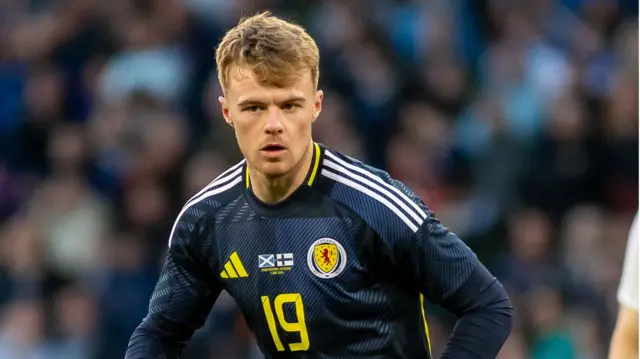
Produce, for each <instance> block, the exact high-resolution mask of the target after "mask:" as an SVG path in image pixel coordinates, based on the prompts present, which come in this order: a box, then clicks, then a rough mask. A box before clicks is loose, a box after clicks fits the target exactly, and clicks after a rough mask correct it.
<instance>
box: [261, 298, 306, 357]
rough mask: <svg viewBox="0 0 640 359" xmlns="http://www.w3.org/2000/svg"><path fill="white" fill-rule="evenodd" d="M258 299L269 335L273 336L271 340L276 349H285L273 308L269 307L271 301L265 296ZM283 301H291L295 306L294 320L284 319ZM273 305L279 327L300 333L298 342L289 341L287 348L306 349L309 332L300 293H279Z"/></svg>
mask: <svg viewBox="0 0 640 359" xmlns="http://www.w3.org/2000/svg"><path fill="white" fill-rule="evenodd" d="M260 299H261V300H262V308H263V309H264V315H265V317H266V319H267V324H268V325H269V331H270V332H271V336H272V337H273V342H274V343H275V345H276V348H277V349H278V351H280V352H282V351H284V350H285V349H284V346H283V345H282V341H281V340H280V335H278V328H277V326H276V320H275V318H274V316H273V310H272V309H271V301H270V300H269V297H267V296H262V297H261V298H260ZM285 303H293V305H294V306H295V311H296V321H295V322H287V321H286V319H285V317H284V304H285ZM273 306H274V307H275V310H276V316H277V317H278V322H279V323H280V327H281V328H282V329H283V330H285V331H287V332H292V333H293V332H298V333H300V342H299V343H290V344H289V350H291V351H292V352H295V351H305V350H308V349H309V334H308V333H307V326H306V324H305V322H304V306H303V305H302V296H301V295H300V293H286V294H280V295H278V296H277V297H276V298H275V299H274V301H273Z"/></svg>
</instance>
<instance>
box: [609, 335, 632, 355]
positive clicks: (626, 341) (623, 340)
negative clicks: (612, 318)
mask: <svg viewBox="0 0 640 359" xmlns="http://www.w3.org/2000/svg"><path fill="white" fill-rule="evenodd" d="M614 358H630V359H634V358H638V340H637V338H635V340H634V338H630V337H629V336H625V335H624V333H620V332H619V331H618V330H616V331H615V332H614V333H613V339H612V341H611V348H610V349H609V359H614Z"/></svg>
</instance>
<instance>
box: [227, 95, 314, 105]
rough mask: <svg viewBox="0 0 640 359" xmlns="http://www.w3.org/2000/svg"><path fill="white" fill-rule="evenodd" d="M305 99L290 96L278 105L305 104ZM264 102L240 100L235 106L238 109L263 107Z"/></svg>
mask: <svg viewBox="0 0 640 359" xmlns="http://www.w3.org/2000/svg"><path fill="white" fill-rule="evenodd" d="M306 100H307V99H306V98H305V97H302V96H292V97H289V98H287V99H285V100H284V101H280V103H281V104H282V103H291V102H305V101H306ZM264 104H265V102H264V101H260V100H254V99H246V100H242V101H240V102H238V103H237V105H238V106H239V107H243V106H253V105H264Z"/></svg>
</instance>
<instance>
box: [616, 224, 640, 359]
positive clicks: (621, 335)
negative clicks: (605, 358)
mask: <svg viewBox="0 0 640 359" xmlns="http://www.w3.org/2000/svg"><path fill="white" fill-rule="evenodd" d="M638 235H639V233H638V218H637V217H636V218H635V219H634V221H633V224H632V225H631V230H630V231H629V239H628V242H627V251H626V254H625V259H624V267H623V271H622V277H621V278H620V288H619V289H618V302H619V303H620V309H619V311H618V319H617V322H616V327H615V330H614V332H613V338H612V339H611V346H610V348H609V358H610V359H613V358H630V359H637V358H638V280H639V278H638V270H639V268H638V250H639V248H638V241H639V239H638Z"/></svg>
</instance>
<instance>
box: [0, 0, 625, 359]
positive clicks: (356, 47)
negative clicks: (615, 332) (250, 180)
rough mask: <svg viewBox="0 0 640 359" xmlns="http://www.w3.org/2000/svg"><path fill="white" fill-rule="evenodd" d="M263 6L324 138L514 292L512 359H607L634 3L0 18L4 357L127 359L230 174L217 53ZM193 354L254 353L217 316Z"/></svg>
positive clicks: (495, 1)
mask: <svg viewBox="0 0 640 359" xmlns="http://www.w3.org/2000/svg"><path fill="white" fill-rule="evenodd" d="M264 9H270V10H272V11H273V12H274V13H276V14H279V15H284V16H286V17H289V18H290V19H293V20H295V21H297V22H299V23H301V24H303V25H305V26H306V27H307V28H308V30H309V31H310V32H311V33H312V35H313V36H314V37H315V38H316V40H317V41H318V43H319V46H320V48H321V54H322V62H321V63H322V68H321V87H322V89H324V91H325V95H326V99H325V105H324V112H323V114H322V115H321V117H320V120H319V121H318V122H317V125H316V126H315V130H314V131H315V132H314V135H315V137H316V139H317V140H318V141H321V142H324V143H326V144H327V145H329V146H333V147H334V148H336V149H337V150H340V151H343V152H345V153H346V154H349V155H352V156H356V157H359V158H362V159H364V160H365V161H366V162H368V163H369V164H372V165H374V166H377V167H381V168H384V169H387V170H388V171H389V172H390V173H391V174H392V175H393V176H395V177H396V178H398V179H400V180H403V181H405V182H406V183H407V184H408V185H409V186H410V187H411V188H412V189H413V190H414V191H415V192H416V193H418V194H419V195H421V196H422V197H423V198H424V199H425V201H426V202H427V203H428V204H429V205H430V206H431V207H432V209H433V210H434V211H435V212H436V214H437V215H438V216H439V217H440V218H441V219H442V221H443V222H444V223H445V224H446V225H448V226H449V227H450V228H452V229H453V230H454V231H455V232H456V233H458V234H459V236H460V237H461V238H463V239H464V240H465V241H466V242H467V243H468V244H469V245H470V246H471V247H472V248H474V249H475V250H476V251H477V253H478V254H479V256H480V257H481V259H482V260H483V261H484V263H485V264H486V265H487V266H489V267H490V268H491V269H492V270H493V271H494V273H495V274H496V275H497V276H498V277H499V278H500V279H501V280H502V281H503V283H504V284H505V286H506V287H507V288H508V289H509V292H510V294H511V295H512V298H513V301H514V305H515V308H516V315H517V317H516V326H515V329H514V331H513V334H512V335H511V338H510V340H509V341H508V343H507V344H506V345H505V348H504V350H503V352H502V353H501V356H500V358H501V359H524V358H534V359H597V358H603V357H604V352H605V350H606V349H607V342H608V339H609V336H610V333H611V329H612V326H613V322H614V320H615V311H616V301H615V291H616V288H617V284H618V276H619V274H620V269H621V264H622V257H623V252H624V247H625V242H626V236H627V231H628V227H629V224H630V222H631V219H632V216H633V213H634V212H635V211H636V208H637V204H638V203H637V202H638V201H637V199H638V166H637V165H638V117H637V116H638V84H637V78H638V72H637V69H638V58H637V53H638V30H637V22H636V19H637V10H638V8H637V2H635V1H632V0H629V1H623V0H620V1H614V0H520V1H508V0H433V1H429V2H422V1H410V0H405V1H392V0H349V1H346V0H324V1H319V0H316V1H313V0H253V1H238V0H234V1H232V0H110V1H99V0H61V1H47V0H31V1H29V0H5V1H2V2H0V154H1V159H2V160H1V161H0V215H1V218H0V220H1V221H2V222H1V227H0V231H1V233H0V358H2V359H5V358H11V359H13V358H16V359H18V358H25V359H58V358H60V359H62V358H64V359H89V358H91V359H94V358H95V359H115V358H122V357H123V353H124V349H125V347H126V344H127V341H128V338H129V336H130V334H131V332H132V331H133V329H134V328H135V327H136V325H137V324H138V323H139V322H140V320H141V319H142V317H143V316H144V314H145V311H146V306H147V302H148V298H149V294H150V292H151V290H152V289H153V285H154V282H155V280H156V277H157V274H158V271H159V268H160V265H161V262H162V259H163V255H164V253H163V252H164V250H165V248H166V243H167V234H168V233H169V229H170V226H171V225H172V223H173V220H174V218H175V216H176V214H177V212H178V211H179V209H180V207H181V205H182V203H183V202H184V201H185V200H186V199H188V198H189V197H190V196H191V195H192V194H193V193H195V192H196V191H197V189H199V188H200V187H201V186H203V185H204V184H206V183H208V182H209V181H210V180H211V179H212V178H213V177H214V176H216V175H217V174H218V173H220V172H221V171H223V170H224V169H225V167H226V166H229V165H230V164H233V163H235V161H237V160H238V159H239V153H238V151H237V149H236V146H235V142H234V137H233V134H232V131H231V130H230V129H229V128H228V127H226V126H225V125H224V122H223V121H222V119H221V117H220V114H219V109H218V102H217V96H218V95H219V94H220V89H219V87H218V84H217V79H216V73H215V66H214V48H215V45H216V43H217V41H218V40H219V39H220V38H221V36H222V34H223V33H224V29H227V28H229V27H231V26H233V25H234V24H235V23H236V22H237V20H238V18H239V14H240V13H246V14H252V13H255V12H257V11H260V10H264ZM247 240H251V239H250V238H247ZM428 309H429V313H430V314H429V317H430V321H429V322H430V327H431V333H432V340H433V342H434V352H435V353H439V352H440V350H441V348H442V346H443V343H444V342H445V340H446V335H447V333H448V332H449V331H450V329H451V328H450V325H451V317H450V316H449V315H448V314H447V313H444V312H442V311H440V310H438V308H431V307H429V308H428ZM184 357H185V358H192V359H213V358H223V359H236V358H238V359H239V358H254V357H255V358H257V357H259V355H257V353H256V352H255V349H253V347H252V346H251V338H250V335H249V333H248V331H247V329H246V327H245V326H244V324H243V321H242V319H241V318H240V317H239V316H238V314H237V311H236V310H235V308H234V303H233V301H232V300H231V299H230V298H228V297H225V296H222V297H221V298H220V300H219V301H218V303H217V305H216V307H215V309H214V310H213V312H212V315H211V318H210V320H209V321H208V323H207V325H206V326H205V327H204V328H203V329H202V330H201V331H199V332H198V333H197V335H196V336H195V337H194V339H193V341H192V343H191V344H190V346H189V349H188V351H187V353H186V355H185V356H184Z"/></svg>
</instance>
